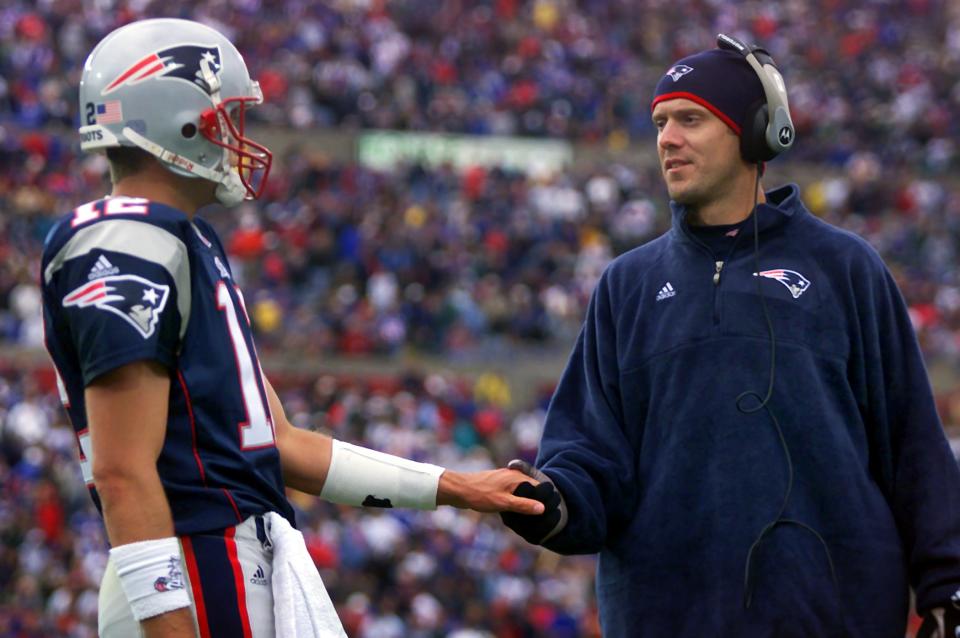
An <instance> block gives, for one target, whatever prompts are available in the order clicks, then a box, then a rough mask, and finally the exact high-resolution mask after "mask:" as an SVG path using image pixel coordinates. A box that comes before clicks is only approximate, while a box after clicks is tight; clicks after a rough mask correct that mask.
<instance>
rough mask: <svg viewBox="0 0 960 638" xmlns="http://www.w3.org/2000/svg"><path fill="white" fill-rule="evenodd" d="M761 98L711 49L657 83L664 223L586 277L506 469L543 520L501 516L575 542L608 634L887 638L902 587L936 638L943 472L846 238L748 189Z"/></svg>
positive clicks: (937, 440) (562, 543) (958, 522)
mask: <svg viewBox="0 0 960 638" xmlns="http://www.w3.org/2000/svg"><path fill="white" fill-rule="evenodd" d="M759 68H760V67H759V66H758V67H757V69H759ZM772 77H773V76H765V79H770V78H772ZM773 79H774V80H777V81H780V78H779V74H777V75H776V77H775V78H773ZM771 81H772V80H771ZM774 84H776V82H774ZM780 86H781V87H782V84H781V85H780ZM768 94H769V91H765V86H764V84H763V83H761V80H760V73H759V72H758V71H757V70H755V69H754V67H752V66H751V65H750V64H749V63H748V61H747V58H746V57H745V55H744V54H742V53H740V52H738V51H736V50H727V49H713V50H709V51H704V52H701V53H698V54H696V55H692V56H689V57H686V58H684V59H682V60H680V61H678V62H677V63H676V64H674V65H673V66H671V67H670V68H669V69H668V70H667V72H666V73H665V74H664V75H663V77H662V78H661V79H660V81H659V82H658V84H657V86H656V90H655V92H654V97H653V101H652V117H653V121H654V123H655V124H656V127H657V131H658V133H657V152H658V155H659V160H660V166H661V170H662V172H663V178H664V181H665V182H666V185H667V189H668V191H669V194H670V198H671V200H672V201H671V204H670V205H671V209H672V215H673V226H672V228H671V229H670V230H669V231H668V232H666V233H665V234H663V235H662V236H660V237H658V238H657V239H655V240H653V241H651V242H649V243H647V244H645V245H643V246H640V247H638V248H635V249H633V250H631V251H629V252H627V253H626V254H624V255H621V256H620V257H619V258H617V259H616V260H614V261H613V263H611V264H610V266H609V267H608V268H607V269H606V271H605V272H604V273H603V275H602V277H601V278H600V281H599V283H598V284H597V287H596V290H595V291H594V293H593V298H592V300H591V303H590V306H589V308H588V311H587V316H586V320H585V322H584V325H583V329H582V331H581V333H580V336H579V338H578V340H577V343H576V345H575V347H574V349H573V352H572V354H571V355H570V359H569V362H568V364H567V367H566V370H565V371H564V373H563V376H562V378H561V380H560V383H559V385H558V387H557V390H556V392H555V394H554V397H553V400H552V402H551V404H550V408H549V411H548V414H547V418H546V424H545V428H544V433H543V437H542V440H541V444H540V449H539V455H538V457H537V459H536V464H535V467H534V466H530V465H528V464H525V463H523V462H520V461H515V462H512V463H511V466H512V467H514V468H518V469H522V470H524V471H526V472H527V473H528V474H529V475H531V476H534V477H536V478H537V479H538V480H539V481H540V483H539V485H537V486H536V487H534V486H532V485H525V486H521V487H520V488H518V492H517V493H518V494H520V493H522V494H523V495H524V496H532V497H534V498H537V499H538V500H541V501H542V502H544V503H545V505H546V509H545V512H544V513H543V514H541V515H538V516H526V515H512V514H507V515H503V518H504V521H505V523H506V524H507V525H509V526H510V527H511V528H513V529H514V530H515V531H517V532H518V533H519V534H521V535H522V536H523V537H524V538H525V539H527V540H528V541H530V542H533V543H538V544H541V545H543V546H544V547H546V548H548V549H551V550H553V551H556V552H559V553H561V554H582V553H593V552H599V554H600V561H599V567H598V571H597V595H598V600H599V607H600V619H601V624H602V627H603V633H604V636H607V637H609V638H621V637H623V638H626V637H630V638H634V637H636V638H644V637H646V638H663V637H667V636H669V637H685V636H691V637H693V636H696V637H703V636H710V637H711V638H714V637H748V638H761V637H776V638H790V637H798V638H799V637H821V636H824V637H827V636H829V637H856V638H902V637H903V636H904V635H905V633H906V623H907V617H908V613H909V604H910V587H911V586H912V587H913V591H914V593H915V595H916V604H917V609H918V610H919V612H920V613H921V614H922V615H923V616H924V618H925V622H924V625H923V628H922V631H921V635H924V636H951V637H953V636H955V635H960V634H958V633H957V627H958V626H960V622H958V620H957V618H958V616H960V607H958V606H960V595H958V594H957V593H956V592H957V590H958V587H960V471H958V466H957V463H956V461H955V460H954V458H953V456H952V454H951V451H950V448H949V445H948V444H947V441H946V439H945V437H944V434H943V430H942V427H941V424H940V421H939V418H938V416H937V412H936V409H935V406H934V401H933V397H932V393H931V390H930V385H929V382H928V379H927V373H926V369H925V367H924V363H923V359H922V358H921V354H920V350H919V347H918V345H917V341H916V337H915V335H914V332H913V329H912V326H911V323H910V318H909V316H908V314H907V310H906V307H905V305H904V302H903V299H902V297H901V295H900V292H899V291H898V289H897V287H896V284H895V283H894V280H893V278H892V276H891V275H890V273H889V271H888V270H887V268H886V267H885V265H884V264H883V263H882V261H881V259H880V257H879V256H878V255H877V253H876V252H875V251H874V250H873V249H872V248H871V247H870V246H869V245H868V244H867V243H866V242H865V241H863V240H862V239H860V238H859V237H857V236H855V235H852V234H850V233H848V232H845V231H842V230H839V229H837V228H834V227H832V226H830V225H829V224H827V223H825V222H823V221H821V220H819V219H817V218H816V217H814V216H813V215H812V214H810V212H809V211H808V210H807V208H806V207H805V206H804V204H803V202H802V201H801V197H800V191H799V189H798V187H797V186H796V185H793V184H791V185H787V186H782V187H780V188H775V189H773V190H769V191H764V190H763V188H762V186H761V183H760V176H761V174H762V170H763V161H764V160H766V159H769V158H770V157H771V156H772V155H775V154H776V152H771V149H770V148H769V143H768V142H765V141H764V138H763V133H764V130H765V126H764V123H765V120H764V117H763V115H764V114H763V109H764V108H765V107H766V105H768V104H769V103H770V98H769V97H768ZM784 105H785V101H784ZM758 111H759V112H760V116H759V118H758V115H757V113H758ZM774 137H775V139H776V131H775V132H774ZM780 139H781V141H785V142H787V145H789V144H790V143H792V141H793V140H792V129H790V130H789V131H788V132H786V133H784V131H783V129H780ZM951 597H953V599H954V600H955V601H957V605H958V606H955V605H954V602H952V601H951Z"/></svg>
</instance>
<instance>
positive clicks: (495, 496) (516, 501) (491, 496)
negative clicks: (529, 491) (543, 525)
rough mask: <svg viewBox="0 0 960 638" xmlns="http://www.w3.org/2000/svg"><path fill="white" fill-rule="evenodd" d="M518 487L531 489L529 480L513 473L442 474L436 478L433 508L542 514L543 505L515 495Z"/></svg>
mask: <svg viewBox="0 0 960 638" xmlns="http://www.w3.org/2000/svg"><path fill="white" fill-rule="evenodd" d="M520 484H525V485H531V483H530V479H529V478H528V477H527V476H526V475H525V474H523V473H522V472H518V471H516V470H507V469H498V470H488V471H486V472H454V471H452V470H446V471H444V473H443V474H441V475H440V485H439V487H438V488H437V505H453V506H454V507H461V508H466V509H472V510H476V511H478V512H519V513H522V514H528V515H529V514H540V513H542V512H543V503H541V502H539V501H536V500H532V499H529V498H524V497H523V496H517V495H515V494H516V489H517V486H518V485H520Z"/></svg>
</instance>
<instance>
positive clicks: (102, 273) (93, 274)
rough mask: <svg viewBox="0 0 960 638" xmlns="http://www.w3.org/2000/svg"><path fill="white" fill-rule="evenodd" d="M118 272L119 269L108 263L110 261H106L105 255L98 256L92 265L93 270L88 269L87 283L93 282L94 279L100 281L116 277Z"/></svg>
mask: <svg viewBox="0 0 960 638" xmlns="http://www.w3.org/2000/svg"><path fill="white" fill-rule="evenodd" d="M118 272H120V269H119V268H117V267H116V266H114V265H113V264H112V263H110V260H109V259H107V257H106V255H100V257H99V259H97V261H96V263H95V264H93V268H91V269H90V272H89V274H87V281H93V280H94V279H100V278H101V277H109V276H110V275H116V274H117V273H118Z"/></svg>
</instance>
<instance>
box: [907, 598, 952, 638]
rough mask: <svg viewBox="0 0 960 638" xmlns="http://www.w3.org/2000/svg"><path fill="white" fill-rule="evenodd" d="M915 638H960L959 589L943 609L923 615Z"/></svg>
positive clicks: (932, 610)
mask: <svg viewBox="0 0 960 638" xmlns="http://www.w3.org/2000/svg"><path fill="white" fill-rule="evenodd" d="M917 638H960V589H958V590H957V591H956V592H954V594H953V596H951V597H950V600H949V602H947V603H946V604H945V605H944V606H943V607H937V608H936V609H931V610H930V611H928V612H927V613H926V614H924V616H923V624H922V625H920V631H918V632H917Z"/></svg>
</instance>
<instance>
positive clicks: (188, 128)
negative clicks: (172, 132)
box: [180, 122, 197, 140]
mask: <svg viewBox="0 0 960 638" xmlns="http://www.w3.org/2000/svg"><path fill="white" fill-rule="evenodd" d="M180 134H181V135H183V136H184V137H185V138H187V139H188V140H189V139H192V138H194V137H196V136H197V125H196V124H194V123H193V122H187V123H186V124H184V125H183V127H182V128H181V129H180Z"/></svg>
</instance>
